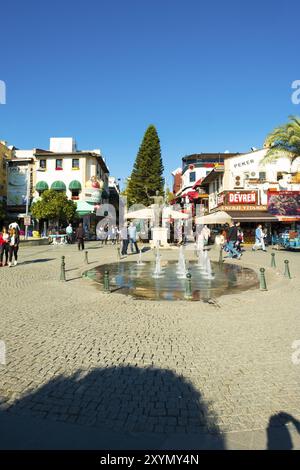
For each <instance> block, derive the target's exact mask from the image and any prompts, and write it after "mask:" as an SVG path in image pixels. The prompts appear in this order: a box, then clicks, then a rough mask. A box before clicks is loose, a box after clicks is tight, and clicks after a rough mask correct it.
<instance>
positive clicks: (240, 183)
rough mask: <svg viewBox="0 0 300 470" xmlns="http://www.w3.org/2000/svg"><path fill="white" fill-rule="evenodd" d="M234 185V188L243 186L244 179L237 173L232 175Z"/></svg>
mask: <svg viewBox="0 0 300 470" xmlns="http://www.w3.org/2000/svg"><path fill="white" fill-rule="evenodd" d="M234 187H235V188H243V187H244V180H243V178H242V176H240V175H237V176H235V177H234Z"/></svg>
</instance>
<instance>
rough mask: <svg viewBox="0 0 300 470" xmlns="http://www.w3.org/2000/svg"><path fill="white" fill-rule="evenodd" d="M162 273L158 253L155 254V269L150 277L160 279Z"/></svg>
mask: <svg viewBox="0 0 300 470" xmlns="http://www.w3.org/2000/svg"><path fill="white" fill-rule="evenodd" d="M162 273H163V269H162V267H161V262H160V254H159V252H157V253H156V257H155V269H154V272H153V274H152V277H153V278H154V279H159V278H160V277H162Z"/></svg>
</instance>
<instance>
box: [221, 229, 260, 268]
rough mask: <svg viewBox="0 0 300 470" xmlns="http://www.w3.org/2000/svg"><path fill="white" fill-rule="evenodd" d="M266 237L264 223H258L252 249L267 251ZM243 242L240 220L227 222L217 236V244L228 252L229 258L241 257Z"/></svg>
mask: <svg viewBox="0 0 300 470" xmlns="http://www.w3.org/2000/svg"><path fill="white" fill-rule="evenodd" d="M266 237H267V232H266V230H263V228H262V225H261V224H258V225H257V227H256V230H255V244H254V245H253V247H252V251H256V250H258V249H261V250H262V251H267V250H266V243H265V240H266ZM243 243H244V234H243V231H242V229H241V225H240V222H233V221H232V222H231V223H230V224H229V225H228V224H226V225H225V226H224V228H223V229H221V230H220V232H219V233H218V235H216V238H215V244H216V245H217V246H219V247H222V248H223V249H224V250H225V251H226V252H227V253H228V257H229V258H237V259H240V258H241V256H242V252H243V249H242V244H243Z"/></svg>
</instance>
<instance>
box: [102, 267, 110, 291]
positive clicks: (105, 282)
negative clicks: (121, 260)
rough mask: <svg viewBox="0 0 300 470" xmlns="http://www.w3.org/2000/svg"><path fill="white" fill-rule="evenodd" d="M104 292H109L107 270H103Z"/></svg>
mask: <svg viewBox="0 0 300 470" xmlns="http://www.w3.org/2000/svg"><path fill="white" fill-rule="evenodd" d="M103 284H104V292H105V293H106V294H109V293H110V285H109V272H108V271H105V272H104V282H103Z"/></svg>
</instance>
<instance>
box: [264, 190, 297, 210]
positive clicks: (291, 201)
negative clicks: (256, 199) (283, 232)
mask: <svg viewBox="0 0 300 470" xmlns="http://www.w3.org/2000/svg"><path fill="white" fill-rule="evenodd" d="M268 211H269V212H270V214H273V215H278V216H300V191H268Z"/></svg>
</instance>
